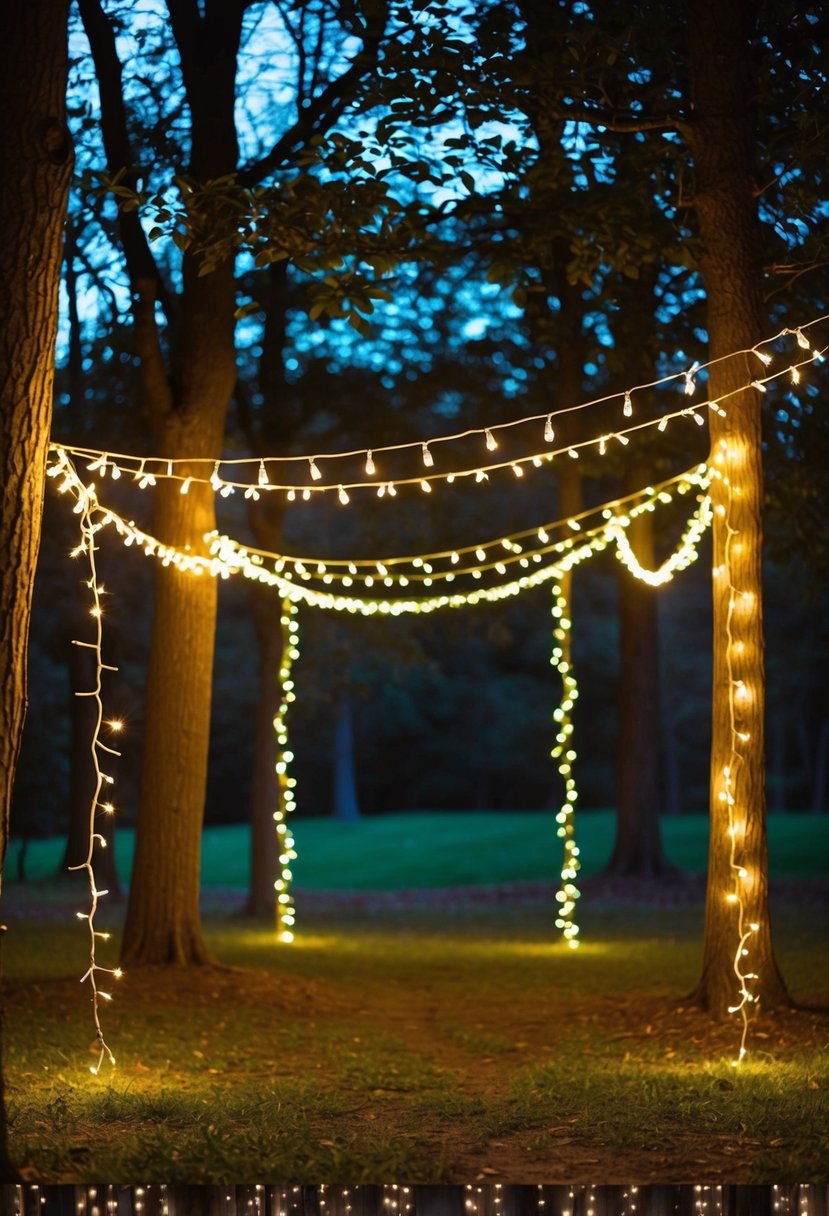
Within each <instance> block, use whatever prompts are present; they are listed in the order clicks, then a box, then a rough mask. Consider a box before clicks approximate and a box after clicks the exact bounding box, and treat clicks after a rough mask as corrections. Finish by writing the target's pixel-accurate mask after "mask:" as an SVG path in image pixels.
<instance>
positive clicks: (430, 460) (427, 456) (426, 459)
mask: <svg viewBox="0 0 829 1216" xmlns="http://www.w3.org/2000/svg"><path fill="white" fill-rule="evenodd" d="M421 454H422V456H423V463H424V464H425V465H426V468H427V469H431V467H432V465H433V464H434V463H435V458H434V456H433V455H432V453H431V452H430V451H429V445H428V444H426V443H424V444H423V446H422V448H421Z"/></svg>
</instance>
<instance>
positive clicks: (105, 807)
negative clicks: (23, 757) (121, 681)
mask: <svg viewBox="0 0 829 1216" xmlns="http://www.w3.org/2000/svg"><path fill="white" fill-rule="evenodd" d="M96 506H97V503H96V500H95V494H94V488H93V487H92V486H90V487H89V488H88V489H86V490H84V491H82V492H79V496H78V501H77V503H76V504H75V508H74V510H75V512H76V514H78V515H79V516H80V527H81V541H80V545H79V546H78V548H77V549H76V550H75V551H74V554H73V556H77V555H79V554H81V553H84V554H86V558H87V562H88V565H89V579H88V581H87V586H88V587H89V590H90V592H91V596H92V607H91V608H90V610H89V614H90V616H91V617H92V619H93V620H94V622H95V627H94V628H95V632H94V640H93V641H92V642H83V641H79V640H77V639H76V640H75V641H74V645H75V646H82V647H84V648H85V649H87V650H91V651H92V655H93V658H94V660H95V684H94V686H93V688H91V689H89V690H87V691H83V692H76V693H75V696H77V697H92V698H93V701H94V704H95V727H94V730H93V732H92V741H91V744H90V751H91V755H92V764H93V767H94V770H95V788H94V792H93V795H92V799H91V801H90V804H89V842H88V845H87V853H86V860H85V861H83V862H81V864H80V865H77V866H70V867H69V868H70V869H71V870H85V871H86V874H87V877H88V879H89V895H90V904H89V911H88V912H78V914H77V915H78V919H79V920H85V921H86V922H87V925H88V926H89V968H88V970H87V972H86V974H85V975H83V976H82V977H81V983H84V982H86V981H87V980H88V981H89V984H90V987H91V989H92V1017H93V1020H94V1022H95V1042H96V1045H97V1048H98V1051H99V1055H98V1062H97V1064H91V1065H90V1067H89V1071H90V1072H91V1073H92V1074H93V1075H96V1076H97V1074H98V1072H99V1070H100V1067H101V1065H102V1064H103V1062H104V1060H105V1059H108V1060H109V1062H110V1064H114V1063H115V1056H114V1055H113V1054H112V1051H111V1050H110V1048H109V1046H108V1044H107V1042H106V1040H105V1038H104V1032H103V1028H102V1026H101V1018H100V1003H101V1001H102V1000H105V1001H109V1000H111V999H112V996H111V994H110V993H109V992H105V991H103V990H102V989H100V988H99V987H98V976H99V975H100V974H101V973H104V972H105V973H107V974H109V975H112V976H113V977H114V978H115V979H120V978H121V974H122V973H121V969H120V967H115V968H112V967H101V966H100V965H99V964H98V961H97V957H96V949H95V948H96V944H97V941H98V939H99V938H100V939H102V940H104V941H106V940H107V939H108V938H109V934H108V933H102V932H100V931H98V930H97V929H96V928H95V914H96V913H97V911H98V901H99V899H100V898H101V897H102V896H104V895H106V894H107V891H105V890H99V889H98V886H97V883H96V881H95V869H94V866H93V854H94V852H95V845H96V844H100V845H101V847H102V848H105V847H106V840H105V839H104V837H103V836H102V835H101V833H100V832H97V831H96V830H95V828H96V824H95V820H96V817H97V815H98V813H99V811H103V812H104V813H110V812H111V811H112V803H111V802H109V801H108V800H107V801H102V791H103V789H104V786H105V785H111V784H112V782H113V778H112V777H111V776H110V775H109V773H105V772H104V771H103V770H102V768H101V764H100V753H101V752H102V751H103V752H108V753H109V754H110V755H112V756H118V755H120V752H117V751H115V750H114V749H113V748H111V747H108V746H107V745H106V744H105V743H104V742H103V740H102V739H101V728H102V726H103V721H104V706H103V700H102V698H101V692H102V676H103V673H104V671H105V670H107V671H114V670H115V668H113V667H109V666H108V665H107V664H105V663H104V661H103V657H102V649H101V646H102V640H103V623H102V616H103V610H102V606H101V595H102V592H103V588H102V587H101V586H100V584H99V583H98V570H97V565H96V562H95V551H96V546H95V533H96V531H97V527H96V525H95V524H93V522H92V518H93V514H94V512H95V509H96Z"/></svg>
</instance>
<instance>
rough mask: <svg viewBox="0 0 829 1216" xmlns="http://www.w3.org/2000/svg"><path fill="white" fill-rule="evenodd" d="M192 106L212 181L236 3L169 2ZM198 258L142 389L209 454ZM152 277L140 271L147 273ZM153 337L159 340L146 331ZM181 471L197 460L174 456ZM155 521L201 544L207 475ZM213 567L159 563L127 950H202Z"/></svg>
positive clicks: (172, 534) (229, 377)
mask: <svg viewBox="0 0 829 1216" xmlns="http://www.w3.org/2000/svg"><path fill="white" fill-rule="evenodd" d="M169 10H170V17H171V23H172V26H173V32H174V35H175V39H176V44H177V46H178V49H179V53H180V55H181V61H182V71H183V74H184V80H185V86H186V89H187V97H188V102H189V106H190V113H191V133H192V155H191V163H190V172H191V174H192V175H193V177H195V178H196V180H198V181H203V182H205V181H210V180H212V179H214V178H216V177H219V176H221V175H222V174H227V173H232V172H233V171H234V170H235V168H236V160H237V155H238V153H237V144H236V129H235V118H234V99H235V98H234V95H235V77H236V57H237V50H238V45H239V35H240V27H241V14H242V6H238V7H237V6H225V7H223V6H220V5H217V4H216V3H215V0H208V3H207V5H206V6H205V15H204V16H201V15H200V13H199V11H198V10H197V9H196V8H195V6H194V7H192V8H191V7H190V6H189V5H183V4H181V3H179V2H178V0H176V2H175V3H174V2H173V0H170V3H169ZM201 261H202V258H201V256H200V255H199V254H194V253H192V252H187V253H185V255H184V260H183V289H182V301H181V305H182V309H181V338H180V342H179V344H178V345H179V349H178V368H177V382H176V388H177V393H176V398H175V399H174V400H173V401H171V402H170V401H168V397H169V395H170V392H171V386H170V383H169V381H165V382H164V383H163V384H161V385H159V386H158V396H155V397H151V400H150V402H149V405H150V409H151V416H152V421H153V439H154V444H155V448H156V450H157V451H158V452H159V453H161V454H162V455H164V456H169V457H173V458H185V457H188V456H192V457H196V458H202V459H205V458H207V459H210V460H215V459H217V458H218V457H219V455H220V453H221V449H222V440H223V435H224V426H225V418H226V414H227V408H228V404H229V401H230V396H231V393H232V392H233V386H234V383H235V380H236V365H235V346H234V337H235V332H234V331H235V321H234V309H235V280H234V267H233V261H232V259H228V260H226V261H224V262H222V263H220V265H219V266H218V267H217V268H216V269H215V270H213V271H212V272H211V273H209V274H206V275H200V274H199V270H200V266H201ZM141 286H142V288H143V289H144V290H145V291H146V290H147V284H146V283H142V284H141ZM153 304H154V300H153V295H152V293H150V294H149V295H147V296H145V297H144V298H139V299H138V301H137V304H136V308H137V312H136V331H137V333H136V337H137V340H138V338H139V336H143V339H144V342H145V347H144V352H143V353H142V361H143V362H144V364H145V375H146V383H147V385H148V387H149V388H150V389H151V390H152V388H153V387H154V381H153V378H152V373H153V360H154V358H156V357H157V350H156V347H157V341H158V339H157V335H156V334H155V331H154V330H152V331H151V328H150V327H151V326H152V324H153V318H152V308H153ZM153 343H155V345H153ZM180 468H181V469H182V470H183V472H184V474H185V475H186V474H187V473H188V472H194V473H195V472H203V468H204V466H203V465H202V466H200V468H199V469H195V468H193V469H189V468H188V467H187V466H180ZM154 495H155V497H154V504H153V508H154V509H153V531H154V534H155V535H156V536H157V537H159V538H160V539H161V540H162V541H164V542H165V543H166V544H169V545H174V546H175V547H176V548H179V549H184V548H187V547H189V548H190V549H191V550H192V551H193V552H194V553H200V552H201V553H203V552H204V551H205V546H204V539H203V538H204V535H205V533H207V532H210V531H211V530H213V529H214V528H215V510H214V495H213V490H212V487H210V486H209V485H200V484H197V483H195V482H194V483H193V484H192V486H191V487H190V492H189V493H188V494H182V493H180V491H179V486H178V484H177V483H175V482H170V481H160V482H159V484H158V486H157V487H156V489H155V491H154ZM216 593H217V588H216V582H215V579H213V578H209V577H207V576H206V575H203V576H201V577H195V576H194V575H192V574H188V573H184V572H181V571H179V570H176V569H175V568H174V567H172V566H167V567H165V566H162V565H159V566H158V567H157V569H156V576H155V604H154V612H153V626H152V635H151V642H150V660H149V672H148V677H147V700H146V729H145V737H144V753H143V761H142V770H141V801H140V809H139V816H138V829H137V832H136V842H135V864H134V868H133V877H132V884H131V886H130V896H129V905H128V909H127V919H126V924H125V926H124V938H123V944H122V958H123V960H124V962H125V963H128V964H130V965H134V964H136V963H202V962H207V961H210V955H209V952H208V950H207V948H206V946H205V944H204V940H203V938H202V931H201V922H200V917H199V872H200V861H201V830H202V820H203V817H204V795H205V787H206V783H207V756H208V746H209V736H210V698H211V685H212V675H213V648H214V635H215V624H216V599H217V595H216Z"/></svg>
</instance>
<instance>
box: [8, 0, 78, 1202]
mask: <svg viewBox="0 0 829 1216" xmlns="http://www.w3.org/2000/svg"><path fill="white" fill-rule="evenodd" d="M67 12H68V2H67V0H5V2H4V3H3V4H2V5H1V6H0V232H2V234H3V239H2V242H1V243H0V283H1V284H2V292H0V487H2V507H0V551H2V554H3V561H2V563H0V721H2V723H3V730H2V733H0V885H2V872H3V864H4V861H5V856H6V846H7V844H8V835H9V811H10V807H11V796H12V786H13V783H14V774H15V769H16V766H17V760H18V756H19V754H20V743H21V739H22V735H23V721H24V718H25V715H26V650H27V646H28V639H29V620H30V616H31V606H32V586H33V583H34V574H35V563H36V560H37V553H38V548H39V545H40V526H41V512H42V507H43V487H44V473H45V467H46V456H47V451H48V445H49V431H50V427H51V420H52V389H53V382H54V370H55V336H56V333H57V322H58V284H59V282H60V267H61V235H62V229H63V219H64V214H65V212H66V200H67V196H68V190H69V178H70V174H71V171H72V144H71V141H70V138H69V133H68V131H67V128H66V113H65V106H66V70H67V47H66V23H67ZM1 1036H2V1002H1V1001H0V1061H1V1060H2V1053H1ZM0 1176H2V1177H3V1178H7V1179H8V1178H13V1177H14V1168H13V1166H12V1165H11V1163H10V1162H9V1159H8V1149H7V1140H6V1115H5V1102H4V1095H3V1074H2V1067H1V1066H0Z"/></svg>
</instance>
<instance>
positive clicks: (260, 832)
mask: <svg viewBox="0 0 829 1216" xmlns="http://www.w3.org/2000/svg"><path fill="white" fill-rule="evenodd" d="M257 505H260V504H257ZM269 539H270V538H269ZM257 542H258V543H260V544H261V543H262V542H261V538H260V534H259V532H258V531H257ZM267 547H270V545H268V546H267ZM250 596H251V610H252V613H253V623H254V628H255V630H256V640H257V643H258V646H259V697H258V700H257V703H256V723H255V728H254V729H255V734H254V747H253V773H252V780H251V791H250V889H249V891H248V898H247V903H246V905H245V912H246V913H247V914H248V915H249V916H265V915H270V916H273V914H274V899H275V897H274V886H273V884H274V880H275V878H276V876H277V861H278V858H279V849H278V847H277V839H276V831H275V828H274V811H275V810H276V809H277V800H278V799H279V798H280V797H281V791H280V785H279V781H278V780H277V776H276V762H277V752H278V750H279V749H278V746H277V739H276V732H275V731H274V718H275V717H276V715H277V712H278V710H279V706H280V702H281V699H282V690H281V688H280V683H279V668H280V666H281V663H282V625H281V623H280V601H279V600H278V599H277V598H276V597H275V596H274V593H273V591H272V589H271V588H269V587H259V586H254V587H252V588H251V592H250Z"/></svg>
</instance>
